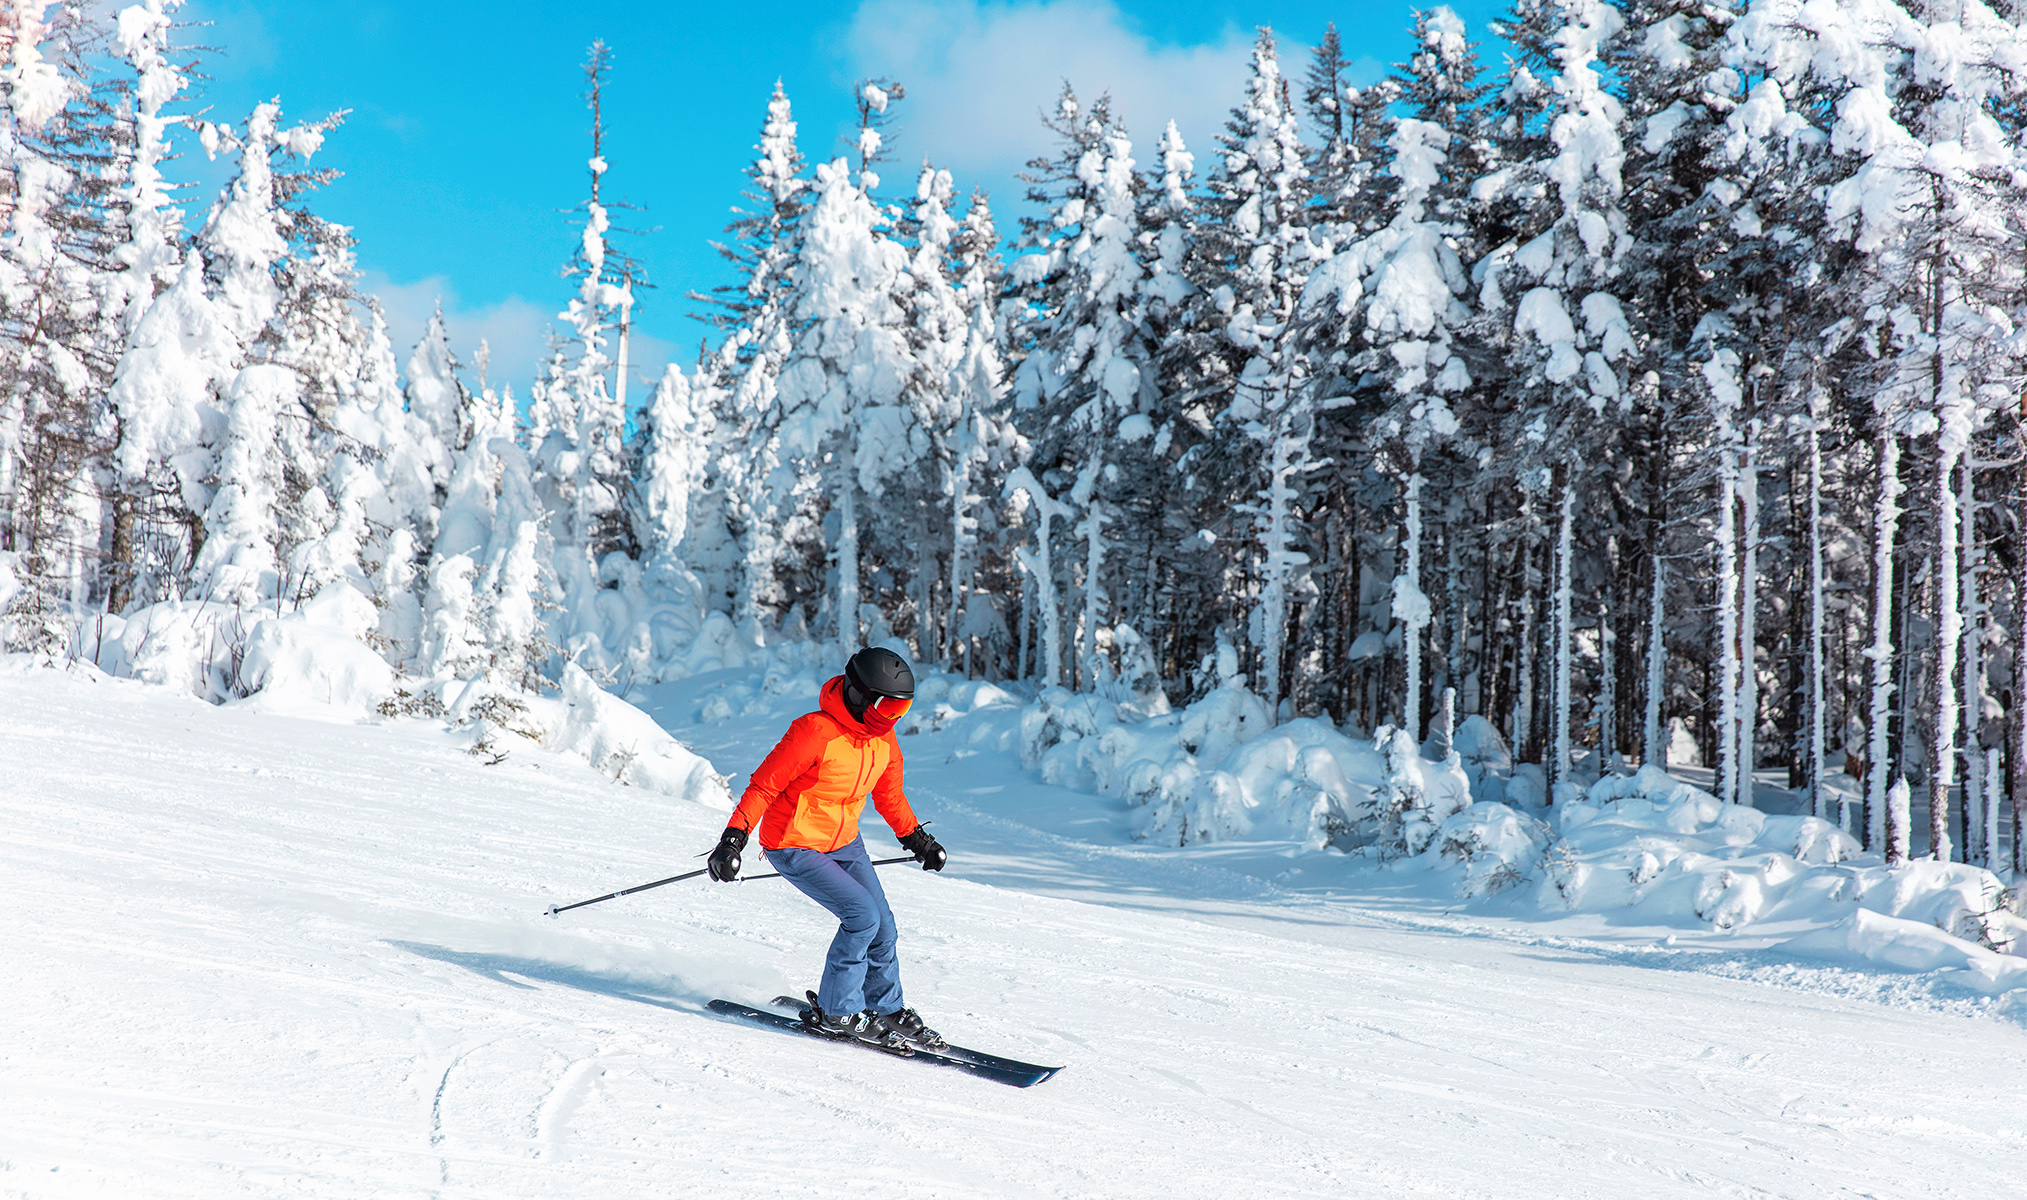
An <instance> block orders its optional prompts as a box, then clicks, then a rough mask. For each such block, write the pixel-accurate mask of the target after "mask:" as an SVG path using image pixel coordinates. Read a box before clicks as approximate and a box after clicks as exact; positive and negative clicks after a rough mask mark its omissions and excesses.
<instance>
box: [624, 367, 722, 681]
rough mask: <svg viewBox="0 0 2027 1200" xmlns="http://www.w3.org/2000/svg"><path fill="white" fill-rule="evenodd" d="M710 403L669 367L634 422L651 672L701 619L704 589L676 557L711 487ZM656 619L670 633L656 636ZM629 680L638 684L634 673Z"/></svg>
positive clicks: (708, 394) (709, 396)
mask: <svg viewBox="0 0 2027 1200" xmlns="http://www.w3.org/2000/svg"><path fill="white" fill-rule="evenodd" d="M698 382H705V381H703V380H700V381H698ZM711 382H714V381H711ZM717 399H718V397H717V395H715V394H714V392H713V390H712V388H711V386H710V382H705V386H703V387H699V386H697V385H696V383H693V381H692V379H691V378H690V376H688V375H685V374H684V373H683V370H682V368H681V367H678V366H677V365H676V364H674V363H671V364H669V366H668V367H667V368H666V369H665V370H664V371H663V372H662V378H661V382H660V383H659V384H657V385H656V386H655V390H654V394H653V396H652V397H651V398H650V399H649V400H648V406H647V411H646V412H645V413H643V414H642V415H641V429H640V434H639V438H640V447H639V449H638V451H637V452H636V454H635V456H634V457H635V461H636V462H638V463H639V464H640V468H639V475H638V477H637V481H636V483H635V488H634V504H633V519H634V538H635V540H636V541H637V542H639V544H640V547H641V554H642V560H641V568H642V584H643V586H644V588H645V589H646V592H647V595H648V597H649V598H650V600H651V601H652V602H653V603H654V604H655V606H656V613H655V615H651V616H650V617H649V618H648V620H649V625H650V629H649V638H650V646H651V649H652V650H653V652H654V659H655V661H654V664H653V665H654V667H655V668H656V669H657V670H659V668H660V667H661V666H662V664H663V662H664V660H665V659H666V658H668V657H669V656H670V655H672V654H673V653H674V652H675V651H677V650H678V649H681V648H682V647H681V646H678V645H676V644H675V643H676V642H677V641H678V640H681V641H683V642H687V641H688V640H689V638H690V637H692V636H694V634H695V633H696V630H697V628H698V622H700V621H701V620H702V618H703V615H704V612H705V595H704V585H703V583H702V581H701V580H699V579H698V577H697V576H696V575H695V574H694V573H692V572H691V570H690V568H689V565H688V564H687V563H686V562H685V561H684V559H683V551H684V548H685V546H686V545H689V544H691V542H692V540H693V539H692V529H693V527H694V523H695V517H696V516H697V515H703V514H700V513H698V512H697V510H698V509H699V508H701V507H702V506H701V505H700V504H699V501H701V500H702V499H703V498H704V494H705V492H706V489H707V487H708V486H709V485H710V483H711V482H712V479H711V472H712V461H711V446H712V441H713V435H714V434H715V433H716V422H717V413H716V412H715V411H714V405H713V402H714V401H715V400H717ZM711 518H715V519H716V520H717V521H719V522H722V520H723V517H722V515H721V514H718V513H713V514H710V515H709V517H707V519H711ZM717 532H718V530H716V529H713V530H712V533H713V534H716V533H717ZM657 617H663V618H665V619H666V620H667V621H668V623H670V624H674V625H675V626H677V627H676V628H673V629H668V628H664V627H663V625H662V624H661V623H659V622H658V621H657V619H656V618H657ZM683 626H687V628H684V627H683ZM665 643H666V644H665ZM635 676H636V678H643V677H644V676H643V673H642V672H641V671H640V670H639V669H638V667H637V668H636V670H635Z"/></svg>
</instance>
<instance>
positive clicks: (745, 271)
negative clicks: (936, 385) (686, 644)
mask: <svg viewBox="0 0 2027 1200" xmlns="http://www.w3.org/2000/svg"><path fill="white" fill-rule="evenodd" d="M795 133H796V125H795V116H794V112H793V110H792V109H791V107H790V105H789V101H788V96H787V95H786V94H785V93H784V92H783V91H782V88H781V83H780V81H779V80H777V81H775V85H774V94H773V96H772V97H771V98H770V99H769V100H768V103H767V117H766V119H765V120H764V121H763V122H762V124H761V129H760V141H759V142H758V143H757V144H756V145H755V147H754V149H755V150H756V151H757V152H758V154H757V156H756V157H755V158H754V159H753V161H752V162H751V163H750V164H748V166H747V168H746V177H747V180H748V184H747V188H746V191H745V194H744V198H745V201H746V203H747V204H748V205H749V206H750V207H749V208H743V209H734V219H733V221H732V222H731V224H730V225H728V226H727V227H726V234H727V235H728V240H727V241H725V242H723V243H720V244H718V247H717V248H718V252H719V254H720V255H721V256H723V257H724V258H725V259H726V260H727V261H728V262H730V263H732V264H733V267H734V269H735V270H736V271H737V273H738V282H736V283H730V284H725V285H722V286H720V287H718V288H717V289H715V290H714V292H713V293H712V295H711V296H709V297H704V296H694V295H693V298H694V299H700V300H708V301H709V302H711V303H712V304H713V305H715V306H716V311H715V312H713V313H712V314H711V319H712V320H713V322H714V323H715V324H717V325H718V327H719V328H721V329H724V330H725V331H726V341H725V344H724V346H723V348H722V350H721V351H720V352H719V355H718V356H719V357H725V358H726V359H727V361H726V363H725V364H724V366H723V368H722V371H720V370H719V369H718V368H715V367H709V368H707V367H706V366H705V365H704V364H703V363H701V362H700V364H699V383H700V384H701V383H702V382H704V380H705V378H706V377H707V376H710V375H712V374H713V373H714V372H716V373H721V374H723V375H724V377H725V386H724V388H722V389H708V388H700V389H698V390H699V391H700V393H702V392H711V393H712V394H717V395H720V396H722V400H723V411H722V412H720V413H719V414H717V419H716V421H715V425H716V428H715V431H714V437H715V443H714V444H716V445H718V446H719V447H720V449H719V450H718V451H717V452H716V455H715V458H714V467H713V470H714V474H715V475H716V478H717V480H718V490H719V494H721V495H722V497H723V504H724V506H725V507H724V512H725V517H726V519H727V520H728V521H729V523H730V527H731V529H732V530H734V531H735V536H736V537H737V538H738V543H739V547H740V551H741V557H742V564H741V569H740V571H739V575H738V582H737V584H736V590H735V594H734V596H733V597H732V599H731V601H730V603H731V604H732V608H733V611H734V612H736V613H737V614H738V615H739V617H740V619H741V620H742V621H745V622H748V623H753V624H759V623H763V622H771V621H773V620H774V619H776V618H777V617H779V616H780V615H781V613H782V612H783V611H784V610H785V609H787V608H788V607H789V606H790V605H791V604H792V603H793V601H792V600H791V599H790V592H792V591H797V590H799V589H797V588H795V587H794V586H793V583H792V580H791V583H790V585H789V586H784V582H783V580H782V579H781V573H782V568H783V566H784V563H783V558H784V555H785V554H787V553H788V552H789V550H790V546H789V542H788V537H787V532H788V529H787V526H788V525H789V524H790V523H789V522H787V521H786V520H785V518H788V517H790V516H791V515H793V516H802V515H803V514H801V513H800V511H799V506H800V505H801V504H802V503H803V502H804V501H803V498H802V495H806V493H805V494H802V495H799V493H798V489H797V484H798V482H799V478H798V472H796V471H795V470H794V468H793V466H792V465H790V464H786V463H784V462H783V461H782V456H781V451H780V443H779V438H778V432H777V431H778V429H779V425H780V413H779V410H778V400H777V396H776V392H777V389H778V387H779V381H780V378H781V372H782V369H783V367H784V366H785V365H786V364H787V361H788V357H789V354H790V351H791V349H792V348H793V345H794V333H795V331H796V317H795V315H794V314H795V300H794V291H793V289H794V286H795V279H794V274H793V271H792V268H793V266H794V263H795V260H796V257H797V255H798V254H799V252H800V238H801V228H802V220H803V215H804V213H805V212H806V210H807V209H808V206H809V180H808V179H807V178H805V177H804V175H803V157H802V153H801V151H800V150H798V149H797V148H796V141H795ZM705 357H706V358H709V357H712V356H709V355H707V356H705ZM803 523H804V524H807V521H806V520H805V521H804V522H803ZM793 574H795V573H794V572H791V575H793ZM718 603H720V602H719V601H717V600H715V599H714V601H713V604H714V605H717V604H718Z"/></svg>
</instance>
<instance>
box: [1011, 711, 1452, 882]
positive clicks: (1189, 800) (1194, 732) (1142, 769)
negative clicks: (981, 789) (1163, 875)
mask: <svg viewBox="0 0 2027 1200" xmlns="http://www.w3.org/2000/svg"><path fill="white" fill-rule="evenodd" d="M1140 711H1141V710H1140V709H1139V708H1138V707H1136V706H1134V705H1130V704H1119V703H1114V702H1112V701H1110V700H1107V699H1105V698H1104V697H1101V696H1092V695H1080V694H1077V693H1074V692H1071V691H1069V690H1067V689H1065V688H1049V689H1047V690H1045V691H1044V692H1043V693H1042V695H1041V696H1040V697H1039V698H1038V699H1037V700H1036V702H1035V703H1034V704H1032V705H1029V706H1028V707H1027V709H1026V710H1024V711H1023V712H1022V714H1021V761H1022V763H1023V765H1025V766H1027V767H1028V768H1029V769H1031V770H1038V771H1039V772H1040V773H1041V776H1042V779H1043V781H1044V782H1047V783H1052V784H1057V785H1059V786H1063V787H1070V788H1076V789H1078V790H1083V791H1094V792H1097V793H1099V794H1101V795H1107V796H1117V797H1120V798H1121V799H1124V800H1126V801H1127V802H1128V803H1129V804H1132V805H1134V806H1136V807H1137V809H1138V811H1137V812H1136V814H1135V819H1134V825H1133V829H1134V836H1135V837H1136V838H1139V839H1140V840H1144V841H1153V842H1160V843H1166V844H1171V845H1179V846H1187V845H1194V844H1199V843H1204V842H1227V841H1241V840H1269V841H1285V840H1293V841H1298V842H1301V843H1302V844H1303V845H1304V846H1305V847H1306V848H1307V849H1310V850H1321V849H1323V848H1325V847H1334V848H1336V849H1339V850H1353V849H1359V848H1362V847H1364V846H1365V845H1367V844H1369V843H1370V842H1372V841H1373V840H1375V839H1377V838H1381V837H1385V836H1388V834H1389V833H1391V834H1392V835H1394V836H1402V830H1403V829H1405V830H1407V831H1408V832H1407V833H1406V834H1405V836H1408V837H1413V836H1414V833H1413V830H1414V829H1415V828H1417V827H1418V826H1421V827H1425V829H1424V832H1423V833H1422V835H1421V839H1420V840H1421V842H1422V844H1423V845H1426V843H1427V842H1429V841H1430V840H1433V838H1434V836H1435V834H1436V830H1437V828H1438V826H1439V825H1440V824H1441V823H1442V822H1443V820H1445V819H1446V818H1448V817H1449V816H1450V815H1451V814H1452V813H1454V812H1456V811H1457V810H1459V809H1461V808H1463V807H1464V806H1466V805H1467V804H1469V803H1470V782H1469V780H1467V779H1466V778H1465V776H1464V773H1463V770H1462V768H1461V767H1460V766H1459V765H1458V762H1457V759H1456V756H1455V755H1452V756H1450V757H1449V758H1448V759H1447V760H1445V761H1444V762H1441V763H1434V762H1429V761H1427V760H1426V759H1424V758H1423V757H1422V756H1421V755H1420V753H1419V752H1418V751H1417V750H1416V749H1415V747H1414V745H1413V743H1412V741H1411V740H1410V739H1408V738H1407V737H1406V735H1405V734H1401V735H1398V747H1397V748H1396V750H1397V752H1396V753H1394V754H1393V755H1392V757H1391V758H1390V757H1389V755H1388V754H1387V753H1383V752H1382V751H1381V749H1380V748H1379V746H1378V744H1377V743H1368V742H1363V741H1359V740H1356V739H1353V738H1349V737H1346V736H1345V735H1344V734H1342V733H1340V732H1338V731H1337V730H1335V729H1333V728H1331V727H1330V726H1329V725H1328V724H1325V723H1324V722H1321V721H1317V720H1313V719H1309V718H1301V719H1297V720H1294V721H1289V722H1288V723H1286V724H1284V725H1279V726H1276V725H1275V724H1274V722H1273V714H1272V713H1270V712H1269V711H1268V709H1267V705H1266V703H1265V702H1264V701H1262V700H1261V699H1260V698H1259V697H1258V696H1256V695H1254V694H1253V693H1252V692H1251V691H1249V690H1247V689H1246V688H1245V686H1244V684H1243V679H1242V677H1233V678H1228V679H1227V680H1226V681H1225V682H1224V683H1223V684H1221V685H1220V686H1218V687H1216V688H1213V689H1212V690H1211V691H1210V692H1209V693H1208V694H1206V695H1205V696H1204V697H1203V698H1202V699H1200V700H1198V701H1196V702H1195V703H1194V704H1191V705H1190V706H1189V707H1188V708H1186V709H1184V710H1182V711H1181V712H1169V713H1161V714H1158V715H1154V716H1147V717H1139V713H1140ZM1389 736H1394V735H1393V734H1392V733H1391V731H1383V732H1382V737H1383V738H1384V737H1389ZM1396 783H1397V784H1398V786H1393V785H1394V784H1396ZM1421 848H1422V846H1416V847H1415V849H1414V850H1413V851H1411V852H1412V853H1419V852H1420V850H1421Z"/></svg>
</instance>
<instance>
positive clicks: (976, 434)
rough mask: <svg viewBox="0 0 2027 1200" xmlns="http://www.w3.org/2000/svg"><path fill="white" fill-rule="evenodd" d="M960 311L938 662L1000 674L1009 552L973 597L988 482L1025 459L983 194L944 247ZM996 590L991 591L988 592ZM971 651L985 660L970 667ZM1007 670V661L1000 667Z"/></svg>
mask: <svg viewBox="0 0 2027 1200" xmlns="http://www.w3.org/2000/svg"><path fill="white" fill-rule="evenodd" d="M950 259H951V269H952V271H953V272H954V283H955V285H956V293H957V294H956V299H957V306H958V311H959V313H960V314H961V316H962V318H963V329H964V342H963V348H962V352H961V353H960V354H959V356H958V359H957V361H956V363H955V365H954V366H953V368H952V370H951V372H950V377H949V378H950V394H951V397H952V402H953V405H954V409H955V412H956V415H957V426H956V430H957V431H956V435H955V437H954V439H953V441H952V447H953V463H952V467H951V483H950V504H951V516H950V536H951V548H950V583H949V591H948V601H949V605H950V610H949V615H948V617H947V618H946V621H945V630H946V635H947V637H948V639H949V641H948V642H947V643H946V646H945V649H944V653H945V657H946V661H947V662H948V663H949V664H950V666H951V668H952V669H955V664H956V659H957V657H958V655H959V653H960V651H961V652H962V655H963V658H964V664H965V667H964V669H965V671H966V673H967V674H970V673H971V672H972V671H973V669H974V667H975V666H988V669H1003V668H1001V667H1000V664H1001V662H1002V661H1003V659H1004V656H1005V655H1006V654H1007V652H1008V651H1009V650H1010V647H1009V646H1008V645H1007V632H1006V615H1007V614H1006V612H1005V610H1004V607H1003V606H1002V604H1001V603H999V602H998V601H997V600H995V599H994V597H995V595H998V594H1003V593H1004V591H1005V590H1006V588H1005V586H1004V585H1005V584H1007V583H1008V582H1010V580H1011V576H1010V573H1009V572H1008V571H1007V570H1006V568H1005V563H1006V560H1007V559H1008V557H1009V555H1008V554H1007V552H1006V548H1005V547H1003V546H999V547H995V549H996V550H997V551H998V552H997V553H996V554H995V556H994V557H995V558H996V559H997V560H998V562H999V565H1000V569H999V571H998V573H997V575H996V576H995V577H993V578H992V579H991V581H990V582H989V583H988V586H986V587H984V588H982V589H978V590H976V591H975V590H974V585H975V583H976V581H977V580H978V577H979V571H980V568H981V566H983V565H985V564H984V563H983V561H982V560H983V557H984V556H983V554H982V553H981V552H982V551H983V550H984V549H985V548H986V547H987V545H988V541H987V539H989V538H993V537H994V536H995V535H997V534H999V533H1000V532H1001V530H1000V528H999V527H998V523H997V520H996V513H997V506H995V505H994V504H992V503H991V501H990V499H989V498H990V497H991V496H992V494H993V483H994V482H995V481H996V480H998V479H1001V478H1004V476H1005V474H1006V472H1007V471H1008V470H1009V469H1011V467H1012V466H1014V465H1015V464H1016V463H1018V462H1019V461H1020V460H1021V459H1022V458H1023V457H1024V456H1025V446H1024V445H1023V443H1022V442H1021V439H1020V435H1019V434H1018V433H1017V432H1016V431H1015V429H1014V425H1013V419H1012V418H1013V413H1012V410H1011V407H1010V404H1009V403H1008V396H1007V389H1006V386H1005V378H1006V371H1005V367H1004V365H1003V363H1002V361H1001V359H1000V352H999V347H1000V341H1001V331H1000V327H999V303H998V302H999V295H1000V291H1001V287H1002V282H1003V276H1004V271H1003V270H1002V268H1001V265H1000V259H999V230H998V227H997V226H996V225H995V224H994V222H993V217H992V207H991V205H990V204H989V203H988V202H987V200H986V196H985V193H984V192H982V191H974V192H973V193H972V194H971V201H970V204H969V205H968V206H967V208H966V210H965V214H964V221H963V223H962V224H961V225H960V226H959V227H958V229H957V231H956V234H955V236H954V237H953V239H952V242H951V247H950ZM994 585H998V586H994ZM974 649H977V650H980V651H982V652H983V656H984V657H983V661H982V662H976V663H975V662H974V659H973V651H974ZM1008 665H1011V664H1008Z"/></svg>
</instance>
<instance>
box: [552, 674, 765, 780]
mask: <svg viewBox="0 0 2027 1200" xmlns="http://www.w3.org/2000/svg"><path fill="white" fill-rule="evenodd" d="M531 707H532V706H531ZM538 711H540V712H542V713H543V714H544V715H545V716H546V717H547V718H548V720H547V721H545V724H546V725H547V728H546V729H545V730H544V732H543V737H542V744H543V745H544V746H545V747H546V748H548V749H550V750H555V751H560V752H562V753H566V754H575V755H577V756H579V757H581V758H583V759H584V761H585V762H587V763H589V764H591V768H592V769H593V770H595V771H599V772H601V773H603V774H607V775H610V776H612V777H613V778H614V779H615V780H617V781H619V782H620V783H624V784H629V785H631V786H633V787H639V788H646V789H648V790H649V791H654V792H661V793H663V794H665V795H670V796H681V797H684V798H686V799H690V800H694V801H696V802H697V803H699V804H702V805H704V806H705V807H706V808H713V809H717V810H719V811H721V812H731V811H732V793H731V789H730V788H728V787H727V786H726V781H725V777H724V776H723V775H720V774H719V773H718V772H717V770H716V769H715V768H713V767H712V766H711V764H710V762H709V761H707V760H706V759H704V758H702V757H700V756H699V755H697V754H695V753H693V752H692V751H691V750H690V748H689V747H688V746H685V745H683V744H682V743H681V742H679V741H677V740H676V739H674V738H672V737H670V736H669V735H668V733H667V731H665V730H664V729H663V728H662V727H661V726H660V725H657V724H656V723H655V720H654V718H653V717H650V716H648V715H647V714H646V713H644V712H642V711H641V710H640V709H638V708H635V707H634V706H633V705H631V704H628V703H627V702H626V701H624V700H622V699H620V698H619V697H617V696H614V695H612V694H611V693H609V692H606V691H605V690H603V689H601V688H600V687H599V686H598V684H597V682H596V681H595V680H593V679H592V678H591V675H590V674H589V673H588V672H586V671H585V670H584V668H582V667H580V666H578V665H577V664H576V663H566V664H564V667H563V696H562V699H561V700H560V701H554V700H548V701H542V702H541V703H540V705H539V708H538Z"/></svg>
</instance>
